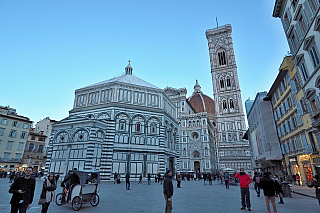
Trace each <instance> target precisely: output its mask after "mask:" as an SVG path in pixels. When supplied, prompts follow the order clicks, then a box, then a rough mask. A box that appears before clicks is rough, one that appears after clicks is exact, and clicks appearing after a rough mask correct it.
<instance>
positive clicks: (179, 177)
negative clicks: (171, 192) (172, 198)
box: [177, 173, 181, 188]
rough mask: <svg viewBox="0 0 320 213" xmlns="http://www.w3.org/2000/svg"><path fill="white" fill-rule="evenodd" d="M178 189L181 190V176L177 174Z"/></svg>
mask: <svg viewBox="0 0 320 213" xmlns="http://www.w3.org/2000/svg"><path fill="white" fill-rule="evenodd" d="M177 188H181V174H180V173H178V174H177Z"/></svg>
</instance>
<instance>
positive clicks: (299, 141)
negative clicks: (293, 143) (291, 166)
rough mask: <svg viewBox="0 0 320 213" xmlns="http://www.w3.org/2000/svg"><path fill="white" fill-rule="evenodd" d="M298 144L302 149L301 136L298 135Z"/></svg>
mask: <svg viewBox="0 0 320 213" xmlns="http://www.w3.org/2000/svg"><path fill="white" fill-rule="evenodd" d="M297 144H298V148H299V149H302V145H301V140H300V137H297Z"/></svg>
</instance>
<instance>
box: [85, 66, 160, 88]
mask: <svg viewBox="0 0 320 213" xmlns="http://www.w3.org/2000/svg"><path fill="white" fill-rule="evenodd" d="M129 69H130V71H131V72H128V70H129ZM125 70H126V74H124V75H121V76H119V77H115V78H111V79H108V80H105V81H101V82H99V83H95V84H92V85H89V86H86V87H83V88H80V89H87V88H90V87H96V86H100V85H104V84H109V83H125V84H132V85H135V86H139V87H148V88H152V89H160V88H159V87H156V86H154V85H152V84H150V83H148V82H146V81H144V80H142V79H140V78H138V77H136V76H133V75H132V67H131V65H130V62H129V64H128V66H127V67H126V69H125Z"/></svg>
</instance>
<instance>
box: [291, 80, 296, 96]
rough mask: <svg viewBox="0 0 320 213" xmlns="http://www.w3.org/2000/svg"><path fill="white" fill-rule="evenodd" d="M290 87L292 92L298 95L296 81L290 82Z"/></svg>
mask: <svg viewBox="0 0 320 213" xmlns="http://www.w3.org/2000/svg"><path fill="white" fill-rule="evenodd" d="M290 87H291V92H292V93H293V94H295V93H297V87H296V84H295V83H294V81H291V82H290Z"/></svg>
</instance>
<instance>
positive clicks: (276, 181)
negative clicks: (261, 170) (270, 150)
mask: <svg viewBox="0 0 320 213" xmlns="http://www.w3.org/2000/svg"><path fill="white" fill-rule="evenodd" d="M274 187H275V188H274V189H275V190H276V194H278V195H279V197H280V202H279V204H284V202H283V190H282V185H281V181H280V180H279V176H278V175H275V178H274Z"/></svg>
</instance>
